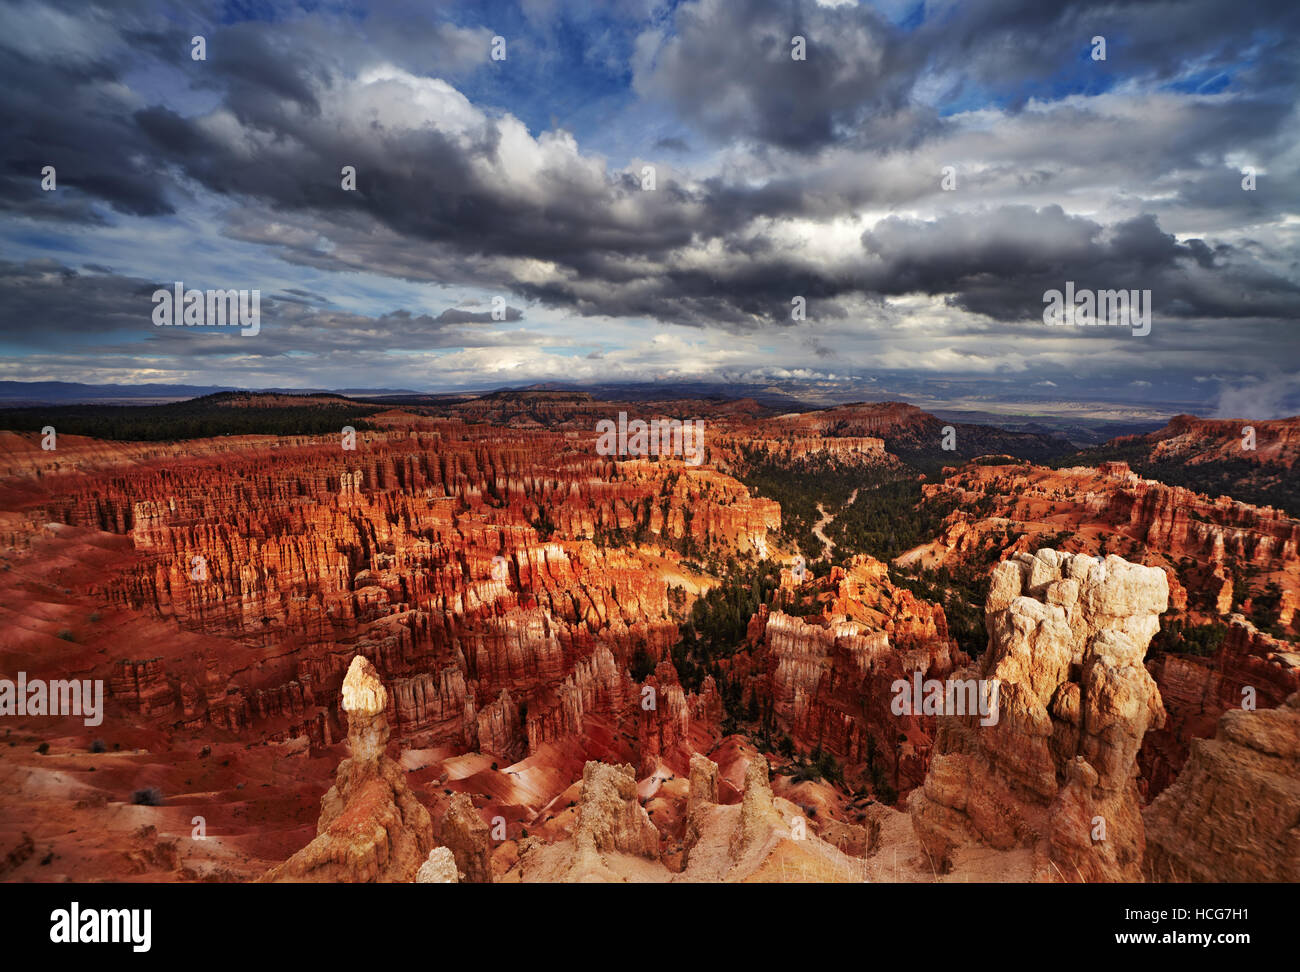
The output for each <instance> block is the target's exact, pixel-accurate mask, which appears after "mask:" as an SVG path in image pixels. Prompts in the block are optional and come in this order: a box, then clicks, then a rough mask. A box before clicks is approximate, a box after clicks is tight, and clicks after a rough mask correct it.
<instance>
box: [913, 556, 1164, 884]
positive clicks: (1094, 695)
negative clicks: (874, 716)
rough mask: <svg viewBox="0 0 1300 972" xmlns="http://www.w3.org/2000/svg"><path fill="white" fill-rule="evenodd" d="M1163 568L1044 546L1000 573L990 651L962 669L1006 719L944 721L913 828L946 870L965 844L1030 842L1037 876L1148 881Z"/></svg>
mask: <svg viewBox="0 0 1300 972" xmlns="http://www.w3.org/2000/svg"><path fill="white" fill-rule="evenodd" d="M1167 607H1168V583H1167V581H1166V579H1165V575H1164V573H1163V571H1160V570H1157V569H1155V568H1150V567H1143V566H1141V565H1138V564H1131V563H1128V562H1127V561H1125V560H1123V559H1122V558H1120V557H1117V556H1114V555H1112V556H1109V557H1107V558H1106V559H1105V560H1104V561H1098V560H1097V559H1096V558H1093V557H1086V556H1071V555H1069V554H1060V553H1058V552H1057V551H1055V550H1051V549H1044V550H1040V551H1038V552H1037V554H1035V555H1033V556H1029V555H1027V554H1020V555H1017V556H1016V557H1015V558H1014V559H1012V560H1008V561H1004V562H1002V563H1000V564H999V565H998V566H997V567H996V568H995V570H994V572H993V576H992V581H991V585H990V590H989V596H988V601H987V603H986V606H985V611H986V623H987V626H988V630H989V638H990V641H989V647H988V650H987V651H986V652H985V654H984V656H983V657H982V658H981V659H980V662H979V663H978V664H977V665H975V666H972V667H971V668H969V669H966V670H965V671H963V672H959V673H958V674H957V676H956V677H959V678H962V677H965V678H975V679H982V680H985V681H987V682H989V683H993V684H996V685H997V686H998V718H997V721H996V722H995V723H993V724H989V725H986V724H982V720H981V718H980V716H978V715H966V716H953V715H948V716H945V717H944V718H943V719H942V720H941V723H940V729H939V734H938V738H937V740H936V744H935V755H934V757H933V759H932V760H931V764H930V772H929V775H928V776H927V777H926V779H925V783H924V785H923V786H922V787H921V788H920V789H918V790H916V791H915V792H914V793H913V794H912V796H911V802H910V810H911V814H912V821H913V825H914V827H915V829H916V832H917V835H918V837H919V838H920V839H921V842H922V844H923V846H924V847H925V849H926V851H927V852H928V853H929V855H930V856H931V858H932V859H933V861H934V863H935V866H936V867H938V868H941V869H946V868H948V867H951V866H952V864H953V858H954V856H956V855H959V854H960V853H961V848H962V847H963V845H970V844H972V843H974V844H977V845H984V846H989V847H993V848H997V849H1000V850H1009V849H1012V848H1015V847H1029V848H1032V849H1033V851H1034V854H1035V873H1036V876H1037V878H1038V879H1040V880H1063V881H1076V880H1083V881H1125V880H1139V879H1140V877H1141V866H1142V858H1143V850H1144V839H1143V827H1142V818H1141V814H1140V812H1139V808H1140V797H1139V792H1138V786H1137V753H1138V749H1139V747H1140V746H1141V744H1142V738H1143V736H1144V735H1145V734H1146V731H1147V729H1148V728H1150V727H1158V726H1160V725H1161V724H1162V723H1163V721H1164V718H1165V713H1164V708H1163V706H1162V705H1161V701H1160V694H1159V692H1158V690H1157V688H1156V685H1155V682H1154V681H1153V680H1152V678H1151V676H1150V675H1149V674H1148V673H1147V670H1146V668H1145V667H1144V666H1143V664H1142V659H1143V655H1144V654H1145V652H1146V648H1147V645H1148V644H1149V642H1150V641H1151V638H1152V637H1153V636H1154V635H1155V633H1156V631H1157V629H1158V627H1159V615H1160V613H1161V612H1163V611H1164V610H1165V609H1166V608H1167Z"/></svg>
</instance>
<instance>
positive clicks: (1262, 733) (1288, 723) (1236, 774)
mask: <svg viewBox="0 0 1300 972" xmlns="http://www.w3.org/2000/svg"><path fill="white" fill-rule="evenodd" d="M1143 816H1144V818H1145V822H1146V838H1147V844H1146V874H1147V877H1148V879H1149V880H1152V881H1199V882H1204V881H1269V882H1280V881H1291V882H1295V881H1300V692H1298V693H1296V694H1294V695H1292V696H1290V697H1289V698H1288V699H1287V700H1286V702H1285V703H1284V704H1283V705H1282V706H1280V707H1278V708H1276V709H1258V710H1255V711H1246V710H1243V709H1235V710H1230V711H1228V712H1225V713H1224V714H1223V717H1222V718H1221V719H1220V720H1219V729H1218V733H1217V734H1216V735H1215V737H1214V738H1213V739H1195V740H1193V741H1192V750H1191V755H1190V756H1189V758H1188V760H1187V765H1186V766H1185V767H1184V768H1183V772H1182V773H1181V774H1180V775H1179V777H1178V779H1177V780H1176V781H1175V782H1174V783H1173V785H1172V786H1170V787H1169V788H1168V789H1167V790H1165V792H1164V793H1162V794H1161V795H1160V796H1159V797H1158V798H1157V799H1156V800H1155V802H1153V803H1152V804H1151V806H1150V807H1148V808H1147V810H1146V813H1145V814H1144V815H1143Z"/></svg>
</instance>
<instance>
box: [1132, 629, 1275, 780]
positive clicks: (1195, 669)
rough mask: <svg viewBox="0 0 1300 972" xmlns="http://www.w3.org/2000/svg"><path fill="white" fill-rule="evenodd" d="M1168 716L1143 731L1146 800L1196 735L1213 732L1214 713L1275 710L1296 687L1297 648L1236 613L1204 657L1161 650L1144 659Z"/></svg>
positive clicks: (1170, 776)
mask: <svg viewBox="0 0 1300 972" xmlns="http://www.w3.org/2000/svg"><path fill="white" fill-rule="evenodd" d="M1147 669H1148V670H1149V671H1150V672H1151V675H1152V677H1153V678H1154V679H1155V680H1156V685H1157V686H1158V687H1159V689H1160V697H1161V699H1163V700H1164V704H1165V710H1166V711H1167V712H1168V714H1169V718H1168V720H1167V721H1166V723H1165V725H1164V726H1163V727H1162V728H1160V729H1158V730H1153V731H1151V732H1149V733H1147V737H1146V741H1145V742H1144V743H1143V746H1142V752H1141V753H1140V754H1139V762H1140V764H1141V767H1142V776H1143V781H1144V783H1145V784H1146V786H1147V796H1148V799H1151V798H1154V797H1155V796H1156V795H1157V794H1160V793H1161V792H1162V791H1163V790H1164V789H1165V787H1167V786H1168V785H1169V784H1170V783H1172V782H1173V780H1174V778H1175V777H1176V776H1177V775H1178V773H1179V772H1180V771H1181V770H1182V768H1183V766H1184V765H1185V763H1186V761H1187V756H1188V753H1189V752H1190V751H1191V747H1192V745H1193V743H1194V742H1195V741H1196V740H1197V739H1206V738H1209V737H1211V736H1213V735H1214V731H1215V727H1216V725H1217V724H1218V722H1219V718H1220V716H1222V715H1223V714H1224V713H1225V712H1229V711H1231V710H1233V709H1238V708H1241V707H1242V705H1243V704H1244V703H1247V702H1249V704H1251V705H1252V706H1254V707H1257V708H1261V709H1264V708H1276V707H1277V706H1280V705H1282V704H1283V702H1284V701H1285V699H1286V698H1287V696H1288V695H1291V694H1292V693H1294V692H1296V691H1300V652H1297V651H1296V646H1295V644H1293V643H1292V642H1289V641H1283V640H1281V639H1279V638H1274V637H1272V636H1270V635H1268V634H1266V633H1264V632H1262V631H1260V630H1259V629H1258V628H1256V627H1255V625H1253V624H1252V623H1251V622H1250V621H1249V620H1248V619H1246V618H1245V617H1243V616H1242V615H1240V614H1234V615H1232V616H1231V617H1230V618H1228V620H1227V634H1226V635H1225V636H1224V639H1223V643H1222V645H1221V646H1220V648H1219V650H1218V652H1216V653H1215V654H1214V655H1212V656H1210V657H1206V658H1201V657H1197V656H1194V655H1180V654H1170V653H1166V654H1162V655H1160V656H1158V657H1156V658H1152V659H1149V660H1148V662H1147Z"/></svg>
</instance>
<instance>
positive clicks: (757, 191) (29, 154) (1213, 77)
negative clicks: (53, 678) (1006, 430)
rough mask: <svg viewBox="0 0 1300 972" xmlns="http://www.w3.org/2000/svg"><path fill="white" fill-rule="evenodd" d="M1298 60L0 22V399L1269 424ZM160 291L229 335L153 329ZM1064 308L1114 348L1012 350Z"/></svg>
mask: <svg viewBox="0 0 1300 972" xmlns="http://www.w3.org/2000/svg"><path fill="white" fill-rule="evenodd" d="M196 38H202V45H201V46H202V54H203V55H204V56H203V58H202V59H196V56H195V55H196V53H198V51H197V48H196V43H195V39H196ZM1103 39H1104V40H1103ZM1298 39H1300V5H1298V4H1296V3H1295V2H1294V0H1280V2H1268V0H1265V2H1259V3H1250V4H1242V3H1238V2H1228V0H1179V2H1142V0H1134V2H1126V3H1119V2H1110V3H1071V2H1062V3H1044V2H1042V0H1020V2H1018V0H940V2H895V0H888V2H880V3H868V2H862V0H860V2H856V3H855V2H853V0H834V2H831V0H820V2H818V0H725V2H723V0H691V2H680V3H664V2H655V0H605V2H591V0H586V2H576V0H575V2H569V0H522V2H496V0H481V2H472V3H439V2H429V0H420V2H393V3H332V2H319V3H304V4H287V3H279V2H254V0H247V2H231V3H206V2H196V3H164V2H148V0H140V2H135V0H123V2H120V3H113V4H102V5H101V4H95V3H86V2H84V0H75V2H66V3H65V2H49V0H45V2H25V0H24V2H8V0H0V131H2V132H4V137H3V138H2V139H0V157H2V158H3V163H2V164H0V380H18V381H74V382H88V383H125V384H142V383H185V384H199V385H233V386H238V387H246V388H261V387H298V388H308V387H311V388H361V387H366V388H403V389H416V390H421V391H452V390H463V389H488V388H499V387H506V386H523V385H528V384H531V383H535V382H576V383H583V382H593V383H594V382H601V383H610V382H634V381H636V382H640V381H692V380H698V381H709V382H721V383H728V382H730V383H735V384H736V385H737V387H740V386H742V385H745V384H754V383H757V384H763V383H771V384H774V385H780V383H782V382H813V383H818V384H819V385H825V384H827V383H829V384H832V385H834V384H835V383H844V384H845V386H846V387H851V388H853V389H854V390H855V391H856V390H858V389H863V388H865V389H868V390H870V389H871V388H873V387H878V388H881V389H882V390H884V389H896V388H909V389H929V390H930V391H931V392H933V391H934V390H935V389H943V388H960V389H962V395H961V401H962V403H963V404H965V405H967V406H975V407H982V406H985V405H989V406H991V405H995V404H997V403H999V402H1003V403H1005V402H1008V401H1019V400H1031V399H1032V400H1033V401H1035V402H1037V403H1038V405H1039V406H1040V407H1041V409H1042V410H1050V409H1052V408H1060V409H1068V408H1071V407H1075V406H1077V404H1078V403H1079V402H1087V401H1094V400H1097V401H1106V402H1115V403H1120V404H1121V405H1130V406H1132V408H1133V410H1134V411H1135V412H1136V411H1138V410H1140V409H1142V408H1156V409H1157V410H1158V409H1161V408H1167V410H1168V411H1171V412H1172V411H1190V412H1195V413H1197V414H1203V415H1220V416H1224V417H1228V416H1231V417H1237V416H1244V417H1251V418H1271V417H1278V416H1281V415H1289V414H1296V413H1300V340H1297V328H1298V327H1300V246H1298V243H1300V189H1298V188H1297V186H1298V185H1300V183H1298V181H1297V180H1298V177H1300V118H1298V117H1297V114H1298V112H1300V108H1298V107H1297V105H1298V104H1300V98H1297V94H1298V93H1300V43H1297V41H1298ZM1099 41H1102V43H1103V44H1104V59H1103V58H1102V57H1100V56H1099V55H1100V54H1102V53H1103V51H1102V50H1101V47H1102V45H1101V44H1099V43H1098V42H1099ZM494 54H495V56H494ZM799 54H802V55H803V56H802V57H799V56H798V55H799ZM47 166H52V167H53V173H54V184H53V188H49V183H50V180H49V178H48V175H47V173H48V170H47V169H46V167H47ZM345 166H352V167H354V169H355V189H348V188H344V182H345V180H344V178H343V173H344V167H345ZM649 175H652V176H653V182H651V180H650V178H648V176H649ZM177 281H180V282H183V284H184V285H185V287H187V288H194V289H198V290H209V289H219V290H226V289H236V290H248V291H252V290H257V291H258V292H259V293H260V296H261V304H260V311H261V322H260V327H259V328H258V329H257V333H256V334H251V333H247V334H246V333H241V332H240V330H238V329H235V328H220V327H205V326H199V327H193V326H191V327H186V326H183V325H182V326H177V327H162V326H157V325H156V324H155V323H154V318H153V313H154V310H155V306H156V305H155V302H154V300H153V294H154V292H155V291H156V290H158V289H159V288H167V289H170V288H172V286H173V284H174V283H175V282H177ZM1067 282H1069V283H1070V284H1071V285H1072V286H1073V288H1074V289H1075V290H1076V291H1085V290H1086V291H1093V292H1096V291H1111V290H1126V291H1130V292H1137V294H1138V295H1139V297H1141V295H1143V294H1145V292H1148V291H1149V293H1150V296H1149V310H1150V332H1149V333H1146V334H1139V333H1137V330H1138V329H1137V328H1134V327H1125V326H1122V325H1114V326H1096V327H1087V326H1071V325H1062V326H1052V325H1049V324H1047V323H1045V321H1044V317H1043V314H1044V308H1045V306H1047V304H1046V303H1045V300H1046V295H1047V294H1049V293H1050V292H1051V291H1053V290H1061V291H1064V290H1065V288H1066V286H1067ZM494 307H495V308H497V309H498V313H497V315H496V317H495V318H494V316H493V313H492V310H493V308H494ZM858 397H863V396H858ZM865 397H871V396H870V395H867V396H865ZM929 397H930V398H931V399H932V400H933V399H934V398H935V396H934V395H930V396H929ZM939 397H942V396H941V395H940V396H939Z"/></svg>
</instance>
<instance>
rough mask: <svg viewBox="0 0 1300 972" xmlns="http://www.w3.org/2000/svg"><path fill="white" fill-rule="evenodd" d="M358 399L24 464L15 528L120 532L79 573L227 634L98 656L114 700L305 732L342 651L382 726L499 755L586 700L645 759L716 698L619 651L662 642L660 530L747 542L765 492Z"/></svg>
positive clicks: (195, 717)
mask: <svg viewBox="0 0 1300 972" xmlns="http://www.w3.org/2000/svg"><path fill="white" fill-rule="evenodd" d="M379 418H382V419H384V421H383V422H381V423H380V424H381V425H383V426H384V428H382V429H381V430H379V431H374V432H367V433H362V434H361V435H360V436H358V441H357V449H356V450H355V451H345V450H343V449H342V448H341V446H340V445H339V443H338V442H337V441H335V440H332V439H330V438H329V437H317V438H312V437H298V438H280V439H276V438H273V437H252V436H248V437H231V438H229V439H223V440H220V442H219V443H208V441H207V440H199V441H197V442H194V443H187V449H188V452H187V459H186V461H184V462H176V463H173V464H169V465H167V466H160V465H158V464H156V462H155V460H157V459H160V458H162V457H164V456H165V457H167V458H168V459H171V458H173V457H174V455H175V451H174V450H168V449H161V448H146V447H143V446H141V447H135V446H131V445H123V446H121V447H114V449H110V450H109V452H108V453H107V454H106V456H108V458H105V457H103V456H101V455H100V453H101V452H103V450H102V449H99V446H98V444H95V443H94V440H85V442H80V441H79V440H77V439H75V437H69V438H68V440H67V441H66V442H64V443H62V446H61V449H60V453H59V460H60V463H61V465H60V466H59V468H58V469H53V470H45V469H44V468H42V469H41V470H33V471H32V478H33V479H36V478H38V477H37V476H36V473H37V472H39V473H40V476H39V482H38V483H37V484H36V485H29V486H24V489H26V490H27V493H30V496H29V499H31V500H32V501H33V502H39V511H38V512H34V513H31V514H28V515H25V518H23V519H21V520H18V519H15V520H14V521H13V523H12V524H11V525H12V526H13V527H14V544H13V546H14V548H15V549H17V548H18V547H19V546H21V545H22V544H20V543H19V541H20V540H23V541H24V542H26V541H27V540H28V539H29V538H30V537H31V536H33V535H39V534H40V533H41V532H42V531H43V530H45V527H43V526H42V524H44V523H46V522H48V521H53V522H54V523H55V524H56V525H57V524H59V523H62V524H66V525H69V526H71V527H74V528H77V529H93V530H103V531H110V532H114V533H119V534H122V535H124V536H126V537H129V538H130V541H131V545H132V548H133V551H134V554H133V555H131V556H124V557H121V558H119V560H118V562H117V563H115V564H113V565H112V566H111V569H109V570H106V571H104V572H103V573H102V575H101V577H100V579H99V580H98V581H97V582H96V583H95V584H94V585H93V587H94V593H95V596H97V597H99V598H101V599H106V600H107V602H108V603H109V604H110V605H113V606H116V607H120V608H121V609H123V610H126V611H130V612H135V613H139V614H142V615H145V616H153V617H159V618H163V619H166V620H169V621H172V622H174V623H176V624H179V625H180V626H182V627H184V628H186V629H189V630H192V631H201V632H203V633H204V635H206V636H209V637H213V638H227V639H230V640H231V641H237V642H238V644H239V645H240V647H239V648H236V649H233V650H222V651H214V652H210V653H208V657H207V658H206V659H204V658H202V657H199V656H198V655H195V654H179V653H176V652H170V651H167V650H166V648H165V646H160V649H161V650H160V651H159V652H158V653H157V654H156V655H146V656H137V657H129V658H124V659H123V658H118V659H115V660H114V662H113V666H114V667H113V670H112V671H111V673H107V674H108V675H109V678H108V679H107V680H108V681H110V684H111V686H112V694H113V701H114V704H115V705H120V706H122V707H124V708H125V709H127V710H129V711H130V712H131V713H133V715H134V716H137V717H141V718H145V719H152V720H168V725H175V724H176V720H180V721H179V725H180V727H182V728H184V729H185V730H187V731H194V732H202V731H209V730H210V729H218V730H221V731H224V732H230V733H234V734H237V735H240V736H243V737H245V738H248V739H249V740H250V741H253V740H259V739H260V740H271V741H274V740H283V739H289V738H295V737H304V738H306V739H308V740H309V741H310V743H311V744H312V745H313V746H314V747H317V748H321V747H326V746H329V745H331V744H332V742H333V740H335V739H337V738H340V737H341V735H342V732H343V729H342V719H341V714H340V707H339V687H340V685H341V682H342V679H343V674H344V670H345V668H346V666H347V664H348V661H349V659H350V658H351V657H352V656H353V655H354V654H361V655H363V656H365V657H366V658H368V659H369V660H370V661H371V662H372V663H373V664H374V665H375V668H376V670H377V671H378V672H379V673H380V677H381V678H382V679H383V680H384V681H385V683H386V685H387V686H388V689H389V702H388V712H387V717H388V720H389V724H390V726H391V728H392V731H393V733H394V734H395V735H396V737H397V738H398V739H399V740H401V741H402V743H403V745H406V746H436V745H454V746H460V747H465V748H467V749H470V750H476V751H482V752H485V753H489V754H491V755H492V756H494V757H496V758H498V759H499V760H503V761H505V762H507V763H510V762H514V761H516V760H518V759H520V758H523V757H524V756H525V755H527V753H528V752H529V751H530V748H531V747H535V746H537V745H539V744H541V743H544V742H554V741H557V740H559V739H562V738H564V737H566V736H571V735H574V734H577V733H580V732H581V731H582V723H583V720H584V718H586V716H587V715H588V714H590V713H592V712H600V713H602V714H603V715H605V716H607V717H609V718H612V719H615V720H620V721H624V722H627V723H628V725H629V726H633V727H634V728H633V731H636V732H638V733H639V734H640V735H641V736H642V737H643V738H644V740H645V744H646V747H647V750H648V752H650V757H649V758H654V756H655V755H656V754H657V752H658V751H659V750H661V749H672V748H674V747H675V746H676V745H677V744H678V743H679V742H680V741H681V740H682V739H683V738H684V737H685V736H687V735H689V734H690V732H691V720H695V721H696V722H697V723H698V722H699V721H700V720H707V719H710V718H714V717H715V716H716V715H717V714H718V713H719V706H718V705H717V704H716V703H715V702H711V701H710V700H709V699H708V698H707V694H708V692H709V691H712V687H711V686H710V687H708V688H707V689H706V697H705V698H702V699H696V697H695V696H694V695H689V696H688V695H687V694H686V693H682V692H681V690H680V687H679V686H677V687H674V685H675V682H676V677H675V672H671V671H669V672H664V673H657V675H656V677H657V678H659V679H660V681H662V682H664V685H663V686H662V688H661V691H660V695H661V696H662V697H663V698H664V701H665V705H664V706H663V707H662V708H661V709H659V710H658V712H659V713H660V714H661V715H662V724H659V722H658V721H656V719H655V718H654V717H653V713H654V712H655V711H656V710H649V711H651V713H652V716H651V717H647V716H646V715H644V712H645V711H646V710H643V709H641V708H639V707H638V706H637V705H636V703H637V702H638V701H639V699H640V692H639V690H640V686H639V685H632V684H631V682H630V681H629V680H628V679H627V677H626V674H625V669H626V667H627V665H628V662H629V660H630V659H631V657H632V656H633V654H635V653H638V652H644V653H646V654H648V655H649V657H650V658H651V659H653V660H655V661H658V662H662V661H663V660H664V659H665V658H666V656H667V652H668V649H669V647H670V646H671V645H672V644H674V643H675V642H676V640H677V625H676V622H675V620H674V617H673V614H672V611H671V610H670V607H669V604H668V600H667V590H668V583H669V580H674V581H677V582H679V583H681V582H682V579H683V576H684V575H685V574H686V573H688V572H686V571H684V569H682V570H679V569H678V568H676V567H675V566H674V565H675V564H676V563H677V561H678V559H679V555H678V554H677V553H676V552H675V551H676V549H677V548H678V547H684V545H686V544H696V545H698V546H699V547H701V548H704V547H707V548H709V549H720V550H728V549H729V550H733V551H736V552H744V551H749V550H754V549H760V548H765V545H766V537H767V533H768V531H769V530H771V529H773V528H774V527H777V526H779V523H780V510H779V508H778V507H777V505H776V504H775V503H773V502H772V501H770V500H759V499H754V498H752V497H750V496H749V494H748V491H747V490H746V489H745V487H744V486H743V485H741V484H740V483H738V482H736V481H735V480H734V479H731V478H730V477H727V476H724V475H721V474H719V473H717V472H715V471H713V470H711V469H709V468H707V467H704V468H692V467H690V466H687V465H685V464H684V463H682V462H680V461H670V460H667V459H666V460H664V461H662V462H653V461H645V460H626V461H614V459H609V458H606V457H602V456H599V455H596V454H595V452H594V450H592V449H590V448H588V446H590V443H586V442H584V441H582V440H581V439H578V438H571V437H570V436H569V435H566V434H563V433H556V432H552V431H546V430H542V429H529V430H526V431H518V432H515V431H508V430H502V429H495V428H481V427H471V426H466V425H465V424H463V423H461V422H459V421H455V420H430V419H419V418H416V417H414V416H403V415H401V414H400V413H391V414H387V413H386V414H385V415H381V416H380V417H379ZM22 441H24V442H26V440H22ZM79 449H80V450H81V452H79V451H78V450H79ZM87 450H88V451H87ZM27 451H30V450H27ZM82 452H85V455H84V456H83V455H82ZM23 454H24V455H25V454H26V453H25V452H24V453H23ZM15 455H17V454H16V453H15ZM110 458H111V459H112V460H113V461H112V462H109V459H110ZM14 461H16V462H17V461H18V460H17V459H15V460H14ZM32 461H33V462H35V461H37V460H36V459H33V460H32ZM20 465H21V464H20ZM25 469H26V467H22V470H25ZM20 471H21V470H20ZM25 482H28V481H25ZM38 487H39V488H38ZM24 495H27V494H24ZM613 539H617V540H618V543H616V544H613V545H611V544H610V541H611V540H613ZM638 540H641V541H644V543H638V542H637V541H638ZM670 668H671V666H670ZM688 755H689V753H687V754H686V755H685V756H682V757H681V758H680V759H679V761H682V762H683V765H684V759H685V758H686V756H688Z"/></svg>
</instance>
